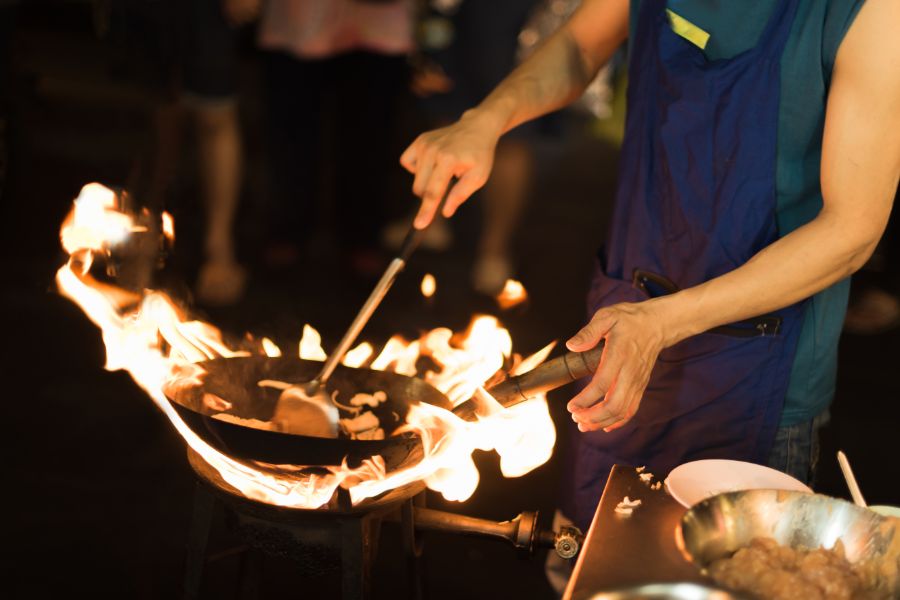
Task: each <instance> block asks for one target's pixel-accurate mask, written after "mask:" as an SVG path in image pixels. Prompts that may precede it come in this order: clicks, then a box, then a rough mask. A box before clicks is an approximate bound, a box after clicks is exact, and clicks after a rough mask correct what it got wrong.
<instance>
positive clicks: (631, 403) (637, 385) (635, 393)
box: [604, 367, 650, 431]
mask: <svg viewBox="0 0 900 600" xmlns="http://www.w3.org/2000/svg"><path fill="white" fill-rule="evenodd" d="M649 381H650V370H649V369H647V368H646V367H644V368H641V369H640V370H639V371H638V373H637V374H636V376H635V377H634V378H632V379H631V380H630V382H629V386H628V390H627V392H626V393H625V396H626V398H627V399H626V401H625V406H626V407H625V409H624V411H623V414H622V417H621V420H619V421H618V422H616V423H613V424H611V425H608V426H607V427H605V428H604V431H615V430H616V429H619V428H620V427H624V426H625V425H627V424H628V422H629V421H631V419H632V417H634V415H635V413H637V410H638V408H639V407H640V405H641V399H642V398H643V397H644V390H646V389H647V383H648V382H649Z"/></svg>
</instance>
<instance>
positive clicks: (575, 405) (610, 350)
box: [566, 344, 622, 413]
mask: <svg viewBox="0 0 900 600" xmlns="http://www.w3.org/2000/svg"><path fill="white" fill-rule="evenodd" d="M621 364H622V363H621V360H620V359H619V356H618V351H617V350H616V347H615V344H607V345H606V347H604V348H603V354H602V355H600V365H599V366H598V367H597V370H596V371H595V372H594V375H593V376H592V377H591V380H590V381H589V382H588V384H587V385H586V386H584V388H583V389H582V390H581V391H580V392H578V393H577V394H576V395H575V397H574V398H572V399H571V400H569V403H568V404H567V405H566V408H567V409H569V412H571V413H575V412H576V411H579V410H583V409H585V408H588V407H590V406H593V405H595V404H597V401H598V400H600V399H601V398H603V397H604V396H605V395H606V393H607V392H608V391H609V390H610V388H611V387H612V385H613V382H614V381H615V379H616V376H617V374H618V372H619V370H620V368H621Z"/></svg>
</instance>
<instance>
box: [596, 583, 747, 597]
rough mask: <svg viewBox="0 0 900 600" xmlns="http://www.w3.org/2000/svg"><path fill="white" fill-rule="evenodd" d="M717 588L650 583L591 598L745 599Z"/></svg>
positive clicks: (601, 593) (602, 593)
mask: <svg viewBox="0 0 900 600" xmlns="http://www.w3.org/2000/svg"><path fill="white" fill-rule="evenodd" d="M743 598H744V596H736V595H735V594H733V593H732V592H726V591H725V590H720V589H716V588H711V587H708V586H705V585H698V584H696V583H650V584H647V585H639V586H635V587H629V588H625V589H621V590H610V591H608V592H600V593H599V594H594V595H593V596H591V599H590V600H651V599H652V600H743Z"/></svg>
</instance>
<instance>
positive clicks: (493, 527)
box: [413, 506, 537, 551]
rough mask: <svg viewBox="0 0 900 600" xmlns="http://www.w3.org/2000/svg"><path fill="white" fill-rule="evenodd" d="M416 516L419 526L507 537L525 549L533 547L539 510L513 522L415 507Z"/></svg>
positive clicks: (431, 529)
mask: <svg viewBox="0 0 900 600" xmlns="http://www.w3.org/2000/svg"><path fill="white" fill-rule="evenodd" d="M413 516H414V519H415V525H416V529H423V530H425V531H449V532H452V533H465V534H469V535H477V536H488V537H493V538H498V539H501V540H506V541H508V542H510V543H511V544H512V545H513V546H515V547H516V548H519V549H522V550H528V551H531V550H533V545H534V544H533V542H534V529H535V524H536V523H537V513H533V512H527V511H526V512H523V513H520V514H519V515H518V516H517V517H516V518H514V519H513V520H511V521H502V522H498V521H491V520H488V519H478V518H475V517H467V516H465V515H457V514H454V513H448V512H444V511H440V510H433V509H430V508H421V507H418V506H414V507H413Z"/></svg>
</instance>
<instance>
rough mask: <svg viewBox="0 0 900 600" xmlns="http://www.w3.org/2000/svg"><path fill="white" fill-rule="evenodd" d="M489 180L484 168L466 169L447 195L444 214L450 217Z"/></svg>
mask: <svg viewBox="0 0 900 600" xmlns="http://www.w3.org/2000/svg"><path fill="white" fill-rule="evenodd" d="M486 182H487V174H486V173H485V172H484V170H483V169H481V168H479V167H475V168H472V169H469V170H468V171H466V173H465V174H464V175H463V176H462V177H460V178H459V181H457V182H456V185H454V186H453V189H452V190H450V194H448V195H447V201H446V202H445V203H444V211H443V212H444V216H445V217H447V218H450V217H452V216H453V214H454V213H455V212H456V209H457V208H459V207H460V205H461V204H462V203H463V202H465V201H466V200H468V199H469V196H471V195H472V194H474V193H475V192H476V191H478V190H479V189H480V188H481V186H483V185H484V184H485V183H486Z"/></svg>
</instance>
